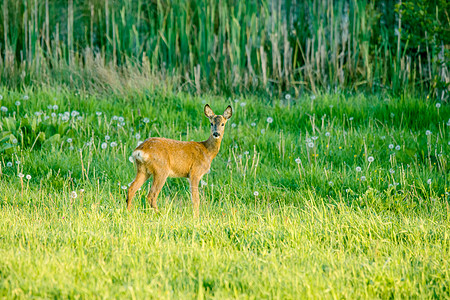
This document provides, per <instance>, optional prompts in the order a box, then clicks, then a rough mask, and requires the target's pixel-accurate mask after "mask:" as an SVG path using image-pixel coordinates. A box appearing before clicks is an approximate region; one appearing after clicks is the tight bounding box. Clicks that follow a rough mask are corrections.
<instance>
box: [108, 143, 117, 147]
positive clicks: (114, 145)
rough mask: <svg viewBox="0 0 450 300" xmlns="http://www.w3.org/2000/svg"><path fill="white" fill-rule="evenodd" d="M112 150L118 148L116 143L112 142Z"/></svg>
mask: <svg viewBox="0 0 450 300" xmlns="http://www.w3.org/2000/svg"><path fill="white" fill-rule="evenodd" d="M109 145H110V146H111V147H112V148H114V147H116V146H117V143H116V142H111V144H109Z"/></svg>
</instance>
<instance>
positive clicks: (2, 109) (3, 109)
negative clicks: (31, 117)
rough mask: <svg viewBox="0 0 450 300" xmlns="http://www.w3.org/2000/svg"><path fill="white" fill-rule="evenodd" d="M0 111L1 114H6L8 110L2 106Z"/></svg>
mask: <svg viewBox="0 0 450 300" xmlns="http://www.w3.org/2000/svg"><path fill="white" fill-rule="evenodd" d="M0 110H1V111H2V112H4V113H5V112H8V108H7V107H6V106H2V107H1V108H0Z"/></svg>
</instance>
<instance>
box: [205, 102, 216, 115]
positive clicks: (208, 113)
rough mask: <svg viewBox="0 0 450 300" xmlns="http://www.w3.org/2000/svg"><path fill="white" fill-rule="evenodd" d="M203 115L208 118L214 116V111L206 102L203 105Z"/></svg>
mask: <svg viewBox="0 0 450 300" xmlns="http://www.w3.org/2000/svg"><path fill="white" fill-rule="evenodd" d="M205 116H207V117H208V118H212V117H214V112H213V111H212V109H211V107H209V105H208V104H206V105H205Z"/></svg>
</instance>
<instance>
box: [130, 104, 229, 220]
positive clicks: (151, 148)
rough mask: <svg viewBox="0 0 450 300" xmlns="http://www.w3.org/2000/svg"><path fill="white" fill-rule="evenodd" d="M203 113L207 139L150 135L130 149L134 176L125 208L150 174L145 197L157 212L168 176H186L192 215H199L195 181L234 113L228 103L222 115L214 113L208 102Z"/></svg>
mask: <svg viewBox="0 0 450 300" xmlns="http://www.w3.org/2000/svg"><path fill="white" fill-rule="evenodd" d="M204 112H205V115H206V117H207V118H208V119H209V121H210V122H211V135H210V136H209V138H208V139H207V140H206V141H203V142H183V141H176V140H171V139H165V138H157V137H152V138H148V139H147V140H145V141H144V142H143V143H142V144H140V145H139V146H137V148H136V149H135V150H134V151H133V157H134V160H135V162H136V169H137V175H136V178H135V179H134V181H133V183H132V184H131V185H130V188H129V189H128V197H127V208H128V210H129V209H130V208H131V200H132V199H133V197H134V195H135V193H136V191H137V190H138V189H139V188H140V187H141V186H142V184H144V182H145V181H147V179H148V178H149V177H150V176H151V175H153V183H152V187H151V189H150V191H149V193H148V195H147V200H148V202H150V205H151V207H152V208H153V209H155V210H156V211H158V206H157V204H156V198H158V195H159V192H160V191H161V189H162V187H163V185H164V183H165V182H166V179H167V177H187V178H189V182H190V184H191V198H192V203H193V205H194V214H195V216H196V217H198V215H199V203H200V198H199V194H198V184H199V182H200V180H201V178H202V177H203V175H204V174H205V173H206V172H208V170H209V168H210V166H211V162H212V160H213V159H214V157H216V155H217V153H219V149H220V143H221V142H222V138H223V133H224V129H225V123H226V122H227V121H228V119H230V118H231V115H232V114H233V111H232V109H231V106H228V107H227V108H226V109H225V112H224V113H223V115H222V116H216V115H215V114H214V112H213V111H212V109H211V107H209V105H208V104H206V105H205V108H204Z"/></svg>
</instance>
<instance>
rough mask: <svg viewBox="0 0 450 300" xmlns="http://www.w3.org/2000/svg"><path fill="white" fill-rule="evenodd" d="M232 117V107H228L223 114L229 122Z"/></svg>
mask: <svg viewBox="0 0 450 300" xmlns="http://www.w3.org/2000/svg"><path fill="white" fill-rule="evenodd" d="M232 115H233V109H231V106H230V105H228V107H227V108H226V109H225V112H224V113H223V117H224V118H225V119H227V120H228V119H229V118H231V116H232Z"/></svg>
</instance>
